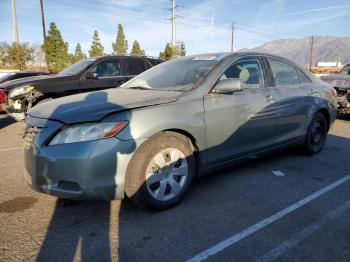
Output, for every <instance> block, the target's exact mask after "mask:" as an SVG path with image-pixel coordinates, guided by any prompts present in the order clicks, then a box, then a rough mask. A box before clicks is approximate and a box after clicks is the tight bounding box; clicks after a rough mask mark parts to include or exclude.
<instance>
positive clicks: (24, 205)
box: [0, 197, 38, 213]
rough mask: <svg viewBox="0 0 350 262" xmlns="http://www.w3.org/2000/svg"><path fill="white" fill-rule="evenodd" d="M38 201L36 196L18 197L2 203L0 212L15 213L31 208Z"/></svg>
mask: <svg viewBox="0 0 350 262" xmlns="http://www.w3.org/2000/svg"><path fill="white" fill-rule="evenodd" d="M36 202H38V199H37V198H34V197H16V198H13V199H11V200H8V201H4V202H2V203H0V213H15V212H20V211H24V210H26V209H29V208H31V207H32V206H33V205H34V204H35V203H36Z"/></svg>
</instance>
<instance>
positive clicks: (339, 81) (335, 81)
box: [321, 74, 350, 88]
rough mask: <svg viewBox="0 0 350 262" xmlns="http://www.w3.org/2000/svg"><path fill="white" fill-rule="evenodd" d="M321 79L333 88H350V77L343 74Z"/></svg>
mask: <svg viewBox="0 0 350 262" xmlns="http://www.w3.org/2000/svg"><path fill="white" fill-rule="evenodd" d="M321 79H322V80H323V81H325V82H327V83H328V84H331V85H332V86H333V87H342V88H350V76H349V75H341V74H332V75H325V76H321Z"/></svg>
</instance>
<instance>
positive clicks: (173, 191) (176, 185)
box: [146, 148, 188, 201]
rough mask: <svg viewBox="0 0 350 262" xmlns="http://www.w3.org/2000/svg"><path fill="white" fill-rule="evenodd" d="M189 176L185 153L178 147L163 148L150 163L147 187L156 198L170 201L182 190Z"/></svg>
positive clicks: (147, 173) (147, 172)
mask: <svg viewBox="0 0 350 262" xmlns="http://www.w3.org/2000/svg"><path fill="white" fill-rule="evenodd" d="M187 177H188V163H187V160H186V157H185V155H184V154H183V153H182V152H181V151H180V150H178V149H176V148H167V149H163V150H162V151H160V152H159V153H157V154H156V155H155V156H154V157H153V158H152V159H151V161H150V163H149V164H148V167H147V171H146V188H147V191H148V193H149V194H150V195H151V196H152V197H153V198H154V199H156V200H159V201H168V200H170V199H172V198H174V197H176V196H177V195H178V194H179V193H180V192H181V191H182V189H183V187H184V186H185V183H186V180H187Z"/></svg>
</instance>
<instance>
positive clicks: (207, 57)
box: [192, 55, 216, 61]
mask: <svg viewBox="0 0 350 262" xmlns="http://www.w3.org/2000/svg"><path fill="white" fill-rule="evenodd" d="M215 58H216V56H213V55H203V56H196V57H195V58H193V59H192V60H198V61H211V60H214V59H215Z"/></svg>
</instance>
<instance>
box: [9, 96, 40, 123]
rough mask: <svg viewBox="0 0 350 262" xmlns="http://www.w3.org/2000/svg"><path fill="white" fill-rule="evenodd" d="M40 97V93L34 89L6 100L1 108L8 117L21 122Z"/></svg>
mask: <svg viewBox="0 0 350 262" xmlns="http://www.w3.org/2000/svg"><path fill="white" fill-rule="evenodd" d="M42 95H43V94H42V93H41V92H39V91H37V90H35V89H34V90H32V91H30V92H28V93H24V94H21V95H18V96H15V97H11V98H7V100H6V104H3V108H4V110H5V111H6V113H7V114H8V115H9V116H11V117H13V118H14V119H15V120H17V121H21V120H24V119H25V118H26V114H27V111H28V110H29V109H30V108H31V107H32V106H33V105H35V103H36V102H37V101H38V99H40V98H41V97H42Z"/></svg>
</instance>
